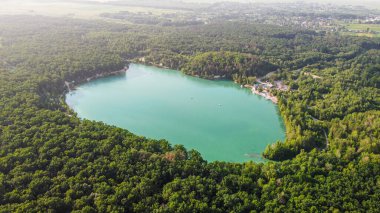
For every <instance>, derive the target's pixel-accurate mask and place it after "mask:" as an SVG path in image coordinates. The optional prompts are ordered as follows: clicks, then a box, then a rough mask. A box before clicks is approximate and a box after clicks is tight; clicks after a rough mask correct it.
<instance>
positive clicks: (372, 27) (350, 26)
mask: <svg viewBox="0 0 380 213" xmlns="http://www.w3.org/2000/svg"><path fill="white" fill-rule="evenodd" d="M345 27H346V28H347V29H349V30H367V29H369V30H371V31H376V32H380V24H346V25H345Z"/></svg>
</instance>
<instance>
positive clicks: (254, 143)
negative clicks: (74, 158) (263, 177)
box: [66, 64, 285, 162]
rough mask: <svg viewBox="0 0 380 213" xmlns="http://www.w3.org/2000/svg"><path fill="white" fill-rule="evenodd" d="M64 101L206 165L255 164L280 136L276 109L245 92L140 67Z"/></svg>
mask: <svg viewBox="0 0 380 213" xmlns="http://www.w3.org/2000/svg"><path fill="white" fill-rule="evenodd" d="M66 101H67V103H68V105H69V106H70V107H72V108H73V109H74V110H75V111H76V112H77V113H78V116H79V117H81V118H87V119H90V120H96V121H103V122H105V123H108V124H111V125H115V126H118V127H122V128H125V129H128V130H129V131H131V132H133V133H135V134H137V135H142V136H146V137H148V138H154V139H167V140H168V141H169V142H170V143H172V144H183V145H184V146H185V147H186V148H187V149H195V150H197V151H199V152H200V153H201V154H202V156H203V157H204V159H206V160H208V161H215V160H219V161H230V162H244V161H249V160H253V161H261V160H262V159H261V157H260V154H261V152H262V151H263V150H264V149H265V147H266V145H267V144H270V143H274V142H275V141H276V140H283V139H284V137H285V131H284V127H283V123H282V120H281V118H280V116H279V114H278V111H277V106H276V105H274V104H273V103H272V102H270V101H268V100H265V99H263V98H262V97H260V96H257V95H254V94H252V93H251V92H250V90H248V89H245V88H240V86H239V85H237V84H234V83H233V82H231V81H210V80H205V79H200V78H195V77H191V76H186V75H183V74H182V73H181V72H178V71H174V70H165V69H160V68H155V67H150V66H145V65H138V64H131V65H130V67H129V70H128V71H127V73H126V74H123V75H119V76H112V77H106V78H101V79H97V80H94V81H91V82H89V83H86V84H83V85H81V86H79V87H78V88H77V89H76V90H75V91H73V92H70V93H68V94H67V96H66Z"/></svg>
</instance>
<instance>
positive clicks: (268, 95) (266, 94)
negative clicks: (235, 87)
mask: <svg viewBox="0 0 380 213" xmlns="http://www.w3.org/2000/svg"><path fill="white" fill-rule="evenodd" d="M243 87H245V88H248V89H250V90H251V91H252V93H253V94H256V95H258V96H261V97H264V98H265V99H267V100H270V101H272V102H273V103H274V104H278V99H277V97H276V96H274V95H272V94H271V93H270V92H260V91H258V90H257V89H256V88H255V86H253V85H250V84H245V85H244V86H243Z"/></svg>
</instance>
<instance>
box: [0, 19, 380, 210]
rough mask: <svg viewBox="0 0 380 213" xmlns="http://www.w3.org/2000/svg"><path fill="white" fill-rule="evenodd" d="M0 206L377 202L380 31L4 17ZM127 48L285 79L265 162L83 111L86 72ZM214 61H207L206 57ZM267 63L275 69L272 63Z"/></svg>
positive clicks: (190, 67)
mask: <svg viewBox="0 0 380 213" xmlns="http://www.w3.org/2000/svg"><path fill="white" fill-rule="evenodd" d="M0 38H1V39H0V42H1V43H0V147H1V149H0V212H378V211H379V209H380V133H379V130H380V111H379V110H380V93H379V89H380V88H379V86H380V85H379V80H380V38H369V37H355V36H348V35H347V36H343V35H340V34H339V33H336V32H325V31H323V32H322V31H321V32H316V31H313V30H305V29H300V28H291V27H289V26H287V27H281V26H277V25H269V24H257V23H247V22H239V21H236V22H215V23H212V24H209V25H190V26H183V27H176V26H164V27H163V26H145V25H134V24H124V23H111V22H105V21H101V20H99V21H96V20H81V19H71V18H48V19H47V18H45V17H42V16H22V15H20V16H1V17H0ZM131 61H139V62H141V63H146V64H152V65H157V66H163V67H169V68H172V69H177V70H181V71H183V72H185V73H186V74H190V75H198V76H199V77H203V78H210V79H212V78H215V77H216V76H225V78H227V79H231V80H237V81H247V83H250V80H252V79H255V78H263V79H265V80H267V81H270V82H273V81H278V80H281V81H283V82H284V83H286V84H287V85H289V88H290V89H289V90H288V91H273V93H274V94H275V95H276V96H277V97H278V99H279V103H278V107H279V110H280V114H281V116H282V117H283V119H284V122H285V126H286V135H287V137H286V140H285V141H278V142H275V141H274V142H273V144H272V145H269V146H268V147H267V149H266V150H265V152H264V153H263V156H264V157H266V158H267V159H269V160H268V161H267V162H265V163H255V162H245V163H229V162H207V161H205V160H204V159H203V158H202V156H201V155H200V154H199V152H197V151H196V150H186V149H185V148H184V147H183V146H181V145H174V146H172V145H171V144H170V141H166V140H151V139H147V138H144V137H140V136H136V135H134V134H132V133H130V132H129V131H128V130H124V129H120V128H118V127H115V126H110V125H107V124H104V123H101V122H94V121H89V120H81V119H79V118H78V117H77V115H76V114H75V112H73V111H72V110H71V109H70V108H69V107H68V106H67V105H66V103H65V100H64V94H65V93H66V92H67V88H66V87H65V81H67V82H73V83H80V82H83V81H85V79H87V78H88V77H91V76H94V75H96V74H100V73H109V72H112V71H116V70H120V69H122V68H123V67H124V66H126V65H127V64H128V63H130V62H131ZM206 65H207V66H206ZM269 72H271V73H272V75H269V76H268V75H266V74H268V73H269Z"/></svg>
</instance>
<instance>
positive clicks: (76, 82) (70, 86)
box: [64, 64, 129, 92]
mask: <svg viewBox="0 0 380 213" xmlns="http://www.w3.org/2000/svg"><path fill="white" fill-rule="evenodd" d="M128 69H129V64H127V65H125V67H124V68H123V69H121V70H116V71H111V72H109V71H104V72H100V73H97V74H95V75H93V76H90V77H87V78H85V79H79V80H73V81H71V82H69V81H64V84H65V87H66V89H67V91H68V92H71V91H73V90H75V89H76V87H77V86H79V85H80V84H83V83H87V82H90V81H93V80H96V79H99V78H103V77H109V76H115V75H120V74H123V73H125V72H127V70H128ZM67 91H66V92H67Z"/></svg>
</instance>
